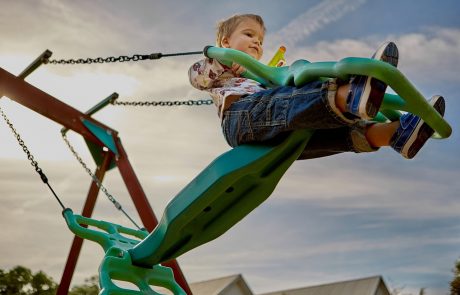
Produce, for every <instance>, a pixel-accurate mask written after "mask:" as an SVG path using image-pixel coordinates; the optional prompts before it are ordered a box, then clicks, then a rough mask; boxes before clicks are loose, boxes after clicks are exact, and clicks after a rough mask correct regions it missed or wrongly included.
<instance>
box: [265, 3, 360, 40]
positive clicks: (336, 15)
mask: <svg viewBox="0 0 460 295" xmlns="http://www.w3.org/2000/svg"><path fill="white" fill-rule="evenodd" d="M365 2H366V0H353V1H346V0H327V1H320V2H319V4H317V5H316V6H314V7H312V8H311V9H308V10H307V11H306V12H304V13H302V14H300V15H299V16H297V17H296V18H295V19H293V20H291V21H290V22H289V23H288V24H287V25H286V26H285V27H283V28H282V29H281V30H279V31H278V32H275V33H273V34H272V35H270V36H269V37H268V38H267V39H268V40H269V42H270V44H285V45H286V46H287V47H288V48H289V47H293V46H295V45H296V43H298V42H299V41H302V40H304V39H306V38H307V37H308V36H310V35H311V34H312V33H314V32H316V31H318V30H320V29H323V28H324V27H325V26H327V25H329V24H330V23H333V22H335V21H337V20H338V19H340V18H342V17H343V16H345V15H347V14H348V13H350V12H352V11H354V10H355V9H357V8H358V7H360V6H361V5H363V4H364V3H365Z"/></svg>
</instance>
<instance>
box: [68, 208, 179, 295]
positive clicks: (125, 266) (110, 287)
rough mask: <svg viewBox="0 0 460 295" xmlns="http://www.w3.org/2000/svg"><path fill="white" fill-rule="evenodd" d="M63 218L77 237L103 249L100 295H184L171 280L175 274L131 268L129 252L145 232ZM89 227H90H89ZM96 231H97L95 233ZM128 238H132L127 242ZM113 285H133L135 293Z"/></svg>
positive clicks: (73, 216)
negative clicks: (168, 293)
mask: <svg viewBox="0 0 460 295" xmlns="http://www.w3.org/2000/svg"><path fill="white" fill-rule="evenodd" d="M62 214H63V216H64V218H65V220H66V222H67V226H68V227H69V229H70V230H71V231H72V232H73V233H74V234H76V235H77V236H79V237H81V238H83V239H88V240H91V241H93V242H96V243H98V244H99V245H101V247H102V248H103V249H104V252H105V257H104V259H103V261H102V263H101V265H100V267H99V284H100V286H101V292H100V293H99V294H107V295H108V294H110V295H117V294H120V295H121V294H123V295H126V294H129V295H141V294H143V295H147V294H148V295H159V294H161V293H157V292H155V291H154V290H153V289H152V286H157V287H163V288H165V289H167V290H170V291H172V292H173V294H175V295H185V294H186V292H185V291H184V290H183V289H182V288H181V287H180V286H179V284H177V282H176V281H175V280H174V274H173V272H172V270H171V269H170V268H168V267H164V266H161V265H153V266H150V267H148V268H145V267H139V266H135V265H133V264H132V261H131V256H130V255H129V253H128V251H127V250H129V249H131V248H132V247H134V246H135V245H137V244H138V243H139V241H140V240H142V239H144V238H145V237H147V235H148V232H147V231H144V230H135V229H131V228H127V227H124V226H121V225H118V224H113V223H110V222H106V221H101V220H94V219H91V218H87V217H83V216H81V215H77V214H74V213H73V212H72V210H71V209H65V210H64V211H63V213H62ZM88 226H90V227H88ZM95 228H96V229H95ZM127 235H129V236H131V237H133V238H129V237H127ZM114 280H115V281H120V282H121V283H123V282H128V283H131V284H134V285H136V287H137V290H132V289H127V288H124V287H123V286H118V285H117V284H115V283H114Z"/></svg>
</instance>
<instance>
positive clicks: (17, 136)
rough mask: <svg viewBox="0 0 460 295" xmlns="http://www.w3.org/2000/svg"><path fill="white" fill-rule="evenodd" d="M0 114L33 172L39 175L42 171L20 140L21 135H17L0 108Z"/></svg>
mask: <svg viewBox="0 0 460 295" xmlns="http://www.w3.org/2000/svg"><path fill="white" fill-rule="evenodd" d="M0 112H1V113H2V117H3V119H4V120H5V122H6V124H8V126H9V127H10V129H11V131H13V133H14V136H15V137H16V140H17V141H18V143H19V145H20V146H21V148H22V150H23V151H24V153H26V155H27V159H28V160H29V161H30V164H31V165H32V166H34V168H35V171H37V172H38V173H40V172H41V171H42V169H41V168H40V167H38V163H37V161H35V160H34V156H33V155H32V154H31V153H30V151H29V149H28V148H27V146H26V144H25V143H24V141H23V140H22V138H21V135H19V133H18V132H17V131H16V129H15V128H14V126H13V123H11V122H10V120H9V119H8V117H7V116H6V115H5V113H4V112H3V110H2V108H0Z"/></svg>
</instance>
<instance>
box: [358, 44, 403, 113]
mask: <svg viewBox="0 0 460 295" xmlns="http://www.w3.org/2000/svg"><path fill="white" fill-rule="evenodd" d="M372 58H373V59H377V60H380V61H383V62H386V63H389V64H391V65H392V66H394V67H397V66H398V60H399V52H398V47H397V46H396V44H395V43H393V42H388V44H387V45H386V46H380V48H379V49H378V51H377V52H375V53H374V55H372ZM386 88H387V85H386V84H385V83H383V82H382V81H380V80H378V79H375V78H372V77H368V78H367V81H366V86H365V88H364V89H365V91H364V93H363V95H364V97H366V95H367V97H368V99H367V102H366V103H365V104H362V105H360V106H359V109H358V112H359V114H360V116H361V118H362V119H364V120H371V119H373V118H374V117H375V116H377V113H378V112H379V109H380V106H381V105H382V102H383V97H384V96H385V91H386Z"/></svg>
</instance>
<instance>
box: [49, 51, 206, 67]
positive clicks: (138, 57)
mask: <svg viewBox="0 0 460 295" xmlns="http://www.w3.org/2000/svg"><path fill="white" fill-rule="evenodd" d="M195 54H203V51H202V50H201V51H191V52H179V53H167V54H163V53H161V52H157V53H151V54H134V55H132V56H126V55H121V56H118V57H115V56H109V57H106V58H103V57H97V58H86V59H84V58H78V59H73V58H72V59H59V60H57V59H53V60H49V61H48V64H52V65H57V64H60V65H67V64H72V65H74V64H93V63H113V62H126V61H141V60H153V59H160V58H162V57H170V56H182V55H195Z"/></svg>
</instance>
